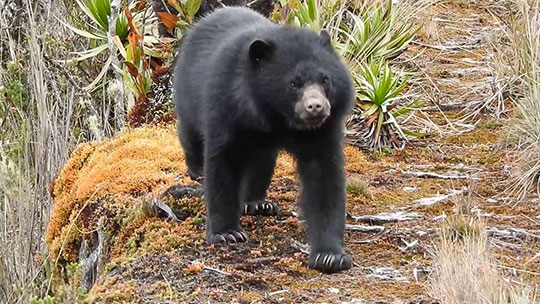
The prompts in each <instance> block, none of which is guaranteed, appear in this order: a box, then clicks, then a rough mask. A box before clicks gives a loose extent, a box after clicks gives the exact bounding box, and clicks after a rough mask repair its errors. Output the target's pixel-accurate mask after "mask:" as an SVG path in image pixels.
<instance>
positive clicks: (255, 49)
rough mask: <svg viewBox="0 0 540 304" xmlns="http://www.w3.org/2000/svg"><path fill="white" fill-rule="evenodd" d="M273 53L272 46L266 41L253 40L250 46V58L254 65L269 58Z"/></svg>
mask: <svg viewBox="0 0 540 304" xmlns="http://www.w3.org/2000/svg"><path fill="white" fill-rule="evenodd" d="M271 53H272V46H271V45H270V44H269V43H268V42H266V41H264V40H260V39H257V40H253V41H252V42H251V44H250V45H249V58H250V59H251V62H253V63H254V64H257V63H259V62H261V61H263V60H265V59H267V58H269V57H270V55H271Z"/></svg>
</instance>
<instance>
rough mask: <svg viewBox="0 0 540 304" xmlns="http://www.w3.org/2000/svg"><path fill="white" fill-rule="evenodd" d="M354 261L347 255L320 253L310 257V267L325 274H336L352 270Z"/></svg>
mask: <svg viewBox="0 0 540 304" xmlns="http://www.w3.org/2000/svg"><path fill="white" fill-rule="evenodd" d="M351 266H352V259H351V257H350V256H349V255H348V254H345V253H331V252H319V253H314V254H311V255H310V257H309V267H310V268H313V269H316V270H319V271H321V272H324V273H334V272H338V271H342V270H347V269H350V268H351Z"/></svg>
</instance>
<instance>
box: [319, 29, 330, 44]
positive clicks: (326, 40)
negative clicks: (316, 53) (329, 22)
mask: <svg viewBox="0 0 540 304" xmlns="http://www.w3.org/2000/svg"><path fill="white" fill-rule="evenodd" d="M319 41H321V44H322V45H323V46H330V45H331V44H332V41H331V39H330V34H328V32H327V31H326V30H322V31H321V32H320V33H319Z"/></svg>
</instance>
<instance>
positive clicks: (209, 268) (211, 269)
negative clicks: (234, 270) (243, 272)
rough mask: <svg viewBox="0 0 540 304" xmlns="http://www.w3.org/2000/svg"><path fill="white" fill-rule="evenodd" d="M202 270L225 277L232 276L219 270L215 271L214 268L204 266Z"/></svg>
mask: <svg viewBox="0 0 540 304" xmlns="http://www.w3.org/2000/svg"><path fill="white" fill-rule="evenodd" d="M203 269H204V270H208V271H213V272H217V273H219V274H223V275H226V276H231V275H232V274H230V273H228V272H225V271H223V270H219V269H216V268H212V267H209V266H204V267H203Z"/></svg>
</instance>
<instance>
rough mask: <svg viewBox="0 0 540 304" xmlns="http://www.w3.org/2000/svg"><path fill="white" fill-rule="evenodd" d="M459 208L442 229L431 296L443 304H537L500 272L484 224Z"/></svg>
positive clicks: (461, 207) (463, 208) (522, 287)
mask: <svg viewBox="0 0 540 304" xmlns="http://www.w3.org/2000/svg"><path fill="white" fill-rule="evenodd" d="M458 209H459V210H460V211H459V212H458V213H456V214H453V215H450V216H449V217H447V219H446V221H445V223H444V225H443V227H442V229H441V238H440V242H439V244H438V246H437V247H436V250H435V253H434V264H433V265H434V266H433V273H432V275H431V278H430V291H429V292H430V295H431V296H432V297H434V298H436V299H438V300H439V301H441V303H445V304H464V303H470V304H473V303H474V304H517V303H520V304H532V303H536V302H535V296H534V295H533V294H532V291H531V288H528V287H527V286H526V285H524V284H519V285H518V284H513V283H511V281H510V280H507V279H505V278H504V277H503V275H502V273H501V272H500V271H499V267H498V265H497V261H496V259H495V258H494V256H493V254H492V252H491V251H490V247H489V245H488V237H487V236H486V233H485V232H484V229H483V228H484V225H483V223H482V222H481V221H480V220H478V219H477V218H475V217H474V216H472V215H471V214H470V212H468V211H466V209H467V207H466V205H465V204H461V205H460V206H458ZM469 211H470V210H469Z"/></svg>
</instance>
